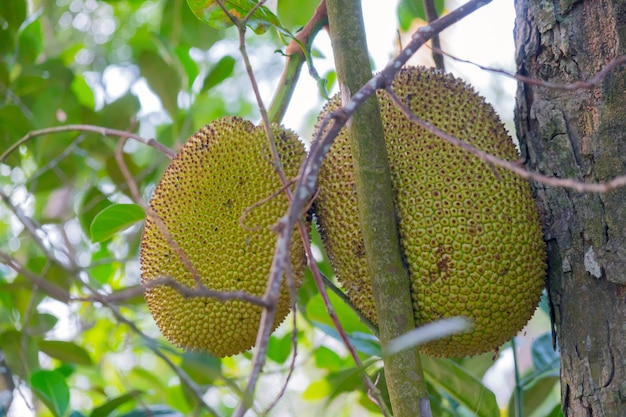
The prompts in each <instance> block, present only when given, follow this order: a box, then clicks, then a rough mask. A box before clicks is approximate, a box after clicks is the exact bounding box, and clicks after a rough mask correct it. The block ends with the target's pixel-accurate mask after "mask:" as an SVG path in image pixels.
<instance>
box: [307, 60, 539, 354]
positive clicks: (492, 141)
mask: <svg viewBox="0 0 626 417" xmlns="http://www.w3.org/2000/svg"><path fill="white" fill-rule="evenodd" d="M392 88H393V90H394V91H395V93H396V94H397V95H398V96H399V97H400V98H401V99H402V100H403V101H404V102H405V103H407V104H408V105H409V106H410V108H411V109H412V111H413V112H414V113H415V114H416V115H417V116H418V117H420V118H421V119H423V120H425V121H428V122H430V123H432V124H433V125H435V126H437V127H439V128H440V129H441V130H443V131H445V132H447V133H449V134H451V135H453V136H456V137H458V138H460V139H462V140H464V141H466V142H468V143H470V144H472V145H473V146H475V147H477V148H479V149H482V150H483V151H486V152H489V153H491V154H493V155H496V156H498V157H500V158H504V159H507V160H511V161H512V160H516V159H518V153H517V151H516V149H515V146H514V145H513V143H512V141H511V139H510V137H509V135H508V134H507V132H506V130H505V128H504V126H503V125H502V123H501V122H500V120H499V118H498V116H497V115H496V114H495V112H494V110H493V108H492V107H491V106H490V105H489V104H487V103H485V101H484V99H483V98H482V97H480V96H479V95H478V94H476V93H475V92H474V90H473V89H472V88H471V87H469V86H468V85H466V84H465V83H464V82H462V81H461V80H458V79H456V78H454V77H453V76H451V75H446V74H443V73H441V72H438V71H434V70H429V69H424V68H417V67H413V68H405V69H402V70H401V71H400V72H399V74H398V75H397V77H396V79H395V81H394V83H393V86H392ZM378 100H379V103H380V109H381V115H382V120H383V126H384V133H385V140H386V143H387V152H388V158H389V165H390V169H391V176H392V186H393V190H394V195H395V204H396V210H397V213H396V214H397V216H398V219H399V231H400V235H401V245H402V249H403V254H404V257H405V261H406V264H407V265H408V269H409V272H410V277H411V281H412V287H411V296H412V300H413V306H414V312H415V323H416V325H418V326H419V325H421V324H424V323H428V322H432V321H434V320H437V319H440V318H445V317H451V316H466V317H468V318H469V319H471V321H472V322H473V324H474V326H473V329H472V331H471V332H469V333H466V334H462V335H455V336H451V337H447V338H445V339H442V340H439V341H435V342H432V343H429V344H427V345H424V346H423V347H422V349H421V350H422V352H423V353H425V354H428V355H432V356H445V357H463V356H468V355H475V354H479V353H482V352H486V351H490V350H494V349H496V348H497V347H498V346H500V345H501V344H503V343H504V342H505V341H507V340H508V339H510V338H511V337H512V336H514V335H515V334H516V333H517V332H518V331H519V330H520V329H522V327H523V326H524V325H525V323H526V322H527V321H528V320H529V319H530V317H531V316H532V314H533V312H534V311H535V309H536V306H537V304H538V301H539V298H540V296H541V292H542V289H543V287H544V275H545V248H544V242H543V240H542V233H541V228H540V225H539V221H538V215H537V211H536V208H535V204H534V200H533V198H532V194H531V190H530V187H529V184H528V183H527V182H526V181H525V180H523V179H521V178H519V177H518V176H516V175H515V174H513V173H511V172H510V171H507V170H504V169H500V168H496V167H493V166H489V165H488V164H486V163H485V162H483V161H481V160H480V159H478V158H477V157H475V156H473V155H471V154H469V153H467V152H465V151H463V150H462V149H460V148H458V147H455V146H453V145H450V144H449V143H447V142H445V141H444V140H443V139H440V138H438V137H436V136H435V135H433V134H431V133H428V132H427V131H426V130H425V129H423V128H422V127H420V126H418V125H417V124H414V123H412V122H411V121H410V120H408V119H407V118H406V117H405V116H404V115H403V114H402V113H401V112H400V110H399V109H397V108H396V106H395V105H394V104H393V103H392V102H391V101H390V99H389V98H388V97H387V96H386V95H385V94H384V93H382V92H379V93H378ZM340 104H341V103H340V98H339V97H338V96H336V97H335V98H333V99H332V100H331V101H330V102H329V103H328V105H327V106H326V107H325V109H324V111H323V112H322V114H321V115H320V118H319V121H321V120H323V117H324V116H325V115H326V114H327V113H328V112H331V111H333V110H335V109H337V108H338V107H339V106H340ZM318 126H319V122H318ZM319 188H320V193H319V196H318V197H317V199H316V202H315V205H316V213H317V215H318V218H319V223H320V226H321V229H322V237H323V239H324V242H325V245H326V249H327V250H328V253H329V256H330V258H331V262H332V264H333V266H334V268H335V271H336V273H337V277H338V279H339V281H340V282H341V283H342V285H343V287H344V289H345V291H346V293H347V295H348V297H349V298H350V299H351V300H352V301H353V302H354V304H355V305H356V307H357V308H359V309H360V310H361V311H362V312H363V313H364V314H365V315H366V316H367V317H368V318H369V319H370V320H371V321H372V322H374V323H377V316H376V309H375V306H374V299H373V294H372V287H371V284H370V282H369V278H368V273H367V264H366V259H365V250H364V245H363V240H362V237H361V231H360V224H359V216H358V207H357V195H356V187H355V183H354V176H353V168H352V156H351V152H350V146H349V143H348V135H347V132H346V130H345V129H344V130H342V132H341V133H340V135H339V137H338V138H337V139H336V141H335V143H334V144H333V146H332V147H331V150H330V152H329V154H328V156H327V158H326V160H325V161H324V163H323V165H322V168H321V171H320V176H319Z"/></svg>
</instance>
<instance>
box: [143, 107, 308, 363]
mask: <svg viewBox="0 0 626 417" xmlns="http://www.w3.org/2000/svg"><path fill="white" fill-rule="evenodd" d="M272 131H273V135H274V138H275V142H276V146H277V148H278V152H279V154H280V157H281V164H282V168H283V170H284V172H285V174H286V176H287V178H293V177H295V176H296V175H297V173H298V169H299V166H300V163H301V161H302V160H303V159H304V157H305V151H304V146H303V144H302V143H301V142H300V141H299V140H298V138H297V136H296V134H295V133H293V132H291V131H288V130H284V129H282V128H281V127H279V126H277V125H273V127H272ZM281 187H282V184H281V182H280V180H279V177H278V175H277V173H276V170H275V165H274V163H273V161H272V156H271V153H270V148H269V145H268V141H267V138H266V135H265V131H264V130H263V128H261V127H254V125H253V124H252V123H250V122H247V121H244V120H242V119H240V118H236V117H225V118H221V119H218V120H215V121H213V122H212V123H211V124H209V125H206V126H205V127H203V128H202V129H200V130H199V131H198V132H197V133H195V134H194V135H193V136H191V137H190V138H189V139H188V140H187V141H186V142H185V144H184V145H183V146H182V148H181V149H180V151H179V152H178V154H177V155H176V157H175V158H174V159H173V160H172V162H171V163H170V165H169V166H168V168H167V169H166V171H165V172H164V174H163V176H162V178H161V180H160V182H159V184H158V185H157V187H156V189H155V190H154V194H153V196H152V198H151V200H150V208H151V209H152V211H153V212H154V213H155V214H156V215H157V216H158V217H159V218H160V219H161V220H162V222H163V224H164V226H165V228H166V229H167V232H168V233H169V235H170V236H169V237H166V236H164V235H163V233H162V232H161V230H160V228H159V227H158V225H157V223H156V222H155V221H154V219H153V218H151V217H150V216H147V217H146V221H145V227H144V231H143V235H142V238H141V249H140V263H141V280H142V282H143V283H147V282H150V281H151V280H154V279H157V278H162V277H163V278H165V277H169V278H171V279H173V280H176V281H178V282H179V283H180V284H183V285H185V286H187V287H189V288H191V289H193V288H194V287H195V281H194V276H193V274H192V272H191V271H190V270H189V269H188V268H187V267H186V266H185V262H183V260H182V259H181V256H179V253H180V251H182V253H184V254H185V255H186V257H187V258H188V260H189V262H190V263H191V265H192V266H193V269H195V271H197V274H198V276H199V277H200V278H201V280H202V283H203V284H204V285H205V286H206V288H208V289H210V290H215V291H225V292H226V291H245V292H247V293H249V294H251V295H253V296H257V297H261V296H263V294H264V293H265V290H266V287H267V280H268V277H269V272H270V266H271V263H272V258H273V255H274V248H275V242H276V233H275V232H274V231H272V230H271V226H272V225H274V224H275V223H276V221H277V220H278V219H279V218H280V217H281V216H282V215H283V214H284V213H285V212H286V210H287V208H288V206H289V202H288V200H287V198H286V197H285V195H284V193H282V192H280V193H278V194H277V195H275V196H273V197H272V198H270V199H268V200H267V201H262V200H264V199H267V198H268V197H270V196H272V195H273V194H274V193H276V192H277V190H280V189H281ZM260 202H262V203H261V204H259V205H258V206H257V205H256V204H257V203H260ZM253 206H254V207H253ZM244 212H246V216H245V217H244V224H245V227H242V225H241V224H240V217H241V216H242V214H244ZM170 238H171V240H170ZM172 240H173V242H175V244H176V245H178V246H179V247H180V251H179V252H177V251H176V250H175V249H174V248H173V247H172V246H173V245H171V244H170V243H169V242H171V241H172ZM292 242H293V244H292V247H291V255H290V256H291V263H292V271H293V276H294V277H295V278H296V280H299V279H300V278H301V277H302V274H303V272H304V268H305V265H306V259H305V255H304V250H303V247H302V244H301V242H300V239H299V238H297V237H296V236H294V239H292ZM145 299H146V301H147V304H148V306H149V308H150V312H151V314H152V316H153V318H154V320H155V321H156V324H157V325H158V327H159V328H160V330H161V332H162V333H163V335H164V336H165V337H166V338H167V339H168V340H170V341H171V342H172V343H174V344H176V345H178V346H180V347H182V348H186V349H190V350H203V351H207V352H210V353H212V354H214V355H216V356H219V357H224V356H232V355H235V354H238V353H240V352H243V351H246V350H248V349H250V348H251V347H252V346H253V345H254V343H255V340H256V335H257V331H258V329H259V323H260V320H261V312H262V307H260V306H257V305H253V304H251V303H249V302H246V301H241V300H229V301H220V300H217V299H215V298H207V297H193V298H186V297H184V296H183V295H181V294H180V293H179V292H178V291H176V290H175V289H174V288H172V287H171V286H167V285H158V286H154V287H151V288H147V289H146V291H145ZM289 308H290V292H289V288H288V285H287V284H286V280H283V285H282V288H281V293H280V299H279V302H278V305H277V306H276V319H275V321H274V327H276V326H278V325H279V324H280V323H281V322H282V321H283V320H284V318H285V317H286V315H287V313H288V312H289Z"/></svg>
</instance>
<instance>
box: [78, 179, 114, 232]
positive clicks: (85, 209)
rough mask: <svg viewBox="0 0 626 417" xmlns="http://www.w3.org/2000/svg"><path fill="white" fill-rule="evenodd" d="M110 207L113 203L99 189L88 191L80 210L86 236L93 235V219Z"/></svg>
mask: <svg viewBox="0 0 626 417" xmlns="http://www.w3.org/2000/svg"><path fill="white" fill-rule="evenodd" d="M110 205H111V202H110V201H109V199H108V198H107V196H106V195H104V193H102V191H100V190H99V189H98V187H91V188H89V189H88V190H87V192H86V193H85V195H84V196H83V198H82V200H81V202H80V205H79V209H78V220H79V222H80V225H81V227H82V228H83V232H84V233H85V234H86V235H90V234H91V231H90V230H91V229H90V228H91V223H93V219H94V218H95V217H96V216H97V215H98V213H100V212H101V211H102V210H104V209H105V208H107V207H109V206H110Z"/></svg>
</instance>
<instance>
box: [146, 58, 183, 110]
mask: <svg viewBox="0 0 626 417" xmlns="http://www.w3.org/2000/svg"><path fill="white" fill-rule="evenodd" d="M139 68H140V70H141V75H142V76H143V77H144V78H145V79H146V81H147V82H148V85H149V86H150V89H152V91H153V92H154V93H155V94H156V95H157V96H158V97H159V99H161V104H162V105H163V108H164V109H165V110H166V111H167V112H168V113H169V115H170V117H171V118H172V119H175V118H176V113H177V111H178V93H179V91H180V88H181V80H180V75H179V74H178V71H177V70H176V68H174V67H173V66H172V65H170V64H169V63H168V62H166V61H165V60H164V59H163V58H162V57H161V56H160V55H159V54H157V53H156V52H153V51H148V50H145V51H142V52H141V54H139Z"/></svg>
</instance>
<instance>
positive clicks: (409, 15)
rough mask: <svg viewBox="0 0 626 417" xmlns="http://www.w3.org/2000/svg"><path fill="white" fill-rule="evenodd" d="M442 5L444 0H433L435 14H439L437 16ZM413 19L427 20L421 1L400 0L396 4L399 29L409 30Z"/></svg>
mask: <svg viewBox="0 0 626 417" xmlns="http://www.w3.org/2000/svg"><path fill="white" fill-rule="evenodd" d="M444 6H445V4H444V0H435V8H436V9H437V14H439V16H441V13H442V12H443V9H444ZM415 19H421V20H425V21H427V20H428V19H427V18H426V11H425V10H424V3H423V1H422V0H400V3H399V4H398V22H399V23H400V29H402V30H403V31H407V30H409V28H410V27H411V24H412V23H413V21H414V20H415Z"/></svg>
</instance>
